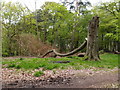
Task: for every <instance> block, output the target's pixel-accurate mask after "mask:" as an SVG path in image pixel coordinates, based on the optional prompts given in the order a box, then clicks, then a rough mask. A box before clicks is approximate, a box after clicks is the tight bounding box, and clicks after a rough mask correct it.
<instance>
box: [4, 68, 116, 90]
mask: <svg viewBox="0 0 120 90" xmlns="http://www.w3.org/2000/svg"><path fill="white" fill-rule="evenodd" d="M2 72H3V73H2V75H3V85H2V86H3V88H21V87H22V88H104V85H107V84H112V83H117V84H118V69H117V68H115V69H113V70H107V71H104V70H100V71H93V70H90V69H89V70H61V71H58V72H56V74H53V71H46V72H45V75H44V76H41V77H33V76H32V75H31V74H28V73H26V74H25V72H20V73H17V72H16V70H14V69H12V70H9V69H5V68H3V70H2ZM23 73H24V74H23Z"/></svg>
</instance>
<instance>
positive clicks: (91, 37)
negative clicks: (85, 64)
mask: <svg viewBox="0 0 120 90" xmlns="http://www.w3.org/2000/svg"><path fill="white" fill-rule="evenodd" d="M98 27H99V17H98V16H95V17H93V18H92V20H91V21H90V23H89V28H88V29H89V31H88V41H87V50H86V56H87V59H88V60H95V61H97V60H99V59H100V58H99V54H98V50H99V48H98Z"/></svg>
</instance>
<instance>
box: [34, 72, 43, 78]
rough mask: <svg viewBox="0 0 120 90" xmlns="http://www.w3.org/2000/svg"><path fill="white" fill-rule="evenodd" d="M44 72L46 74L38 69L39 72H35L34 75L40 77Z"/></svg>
mask: <svg viewBox="0 0 120 90" xmlns="http://www.w3.org/2000/svg"><path fill="white" fill-rule="evenodd" d="M43 74H44V72H43V71H37V72H35V73H34V76H35V77H39V76H42V75H43Z"/></svg>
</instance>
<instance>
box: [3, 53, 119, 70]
mask: <svg viewBox="0 0 120 90" xmlns="http://www.w3.org/2000/svg"><path fill="white" fill-rule="evenodd" d="M100 58H101V60H100V61H84V60H83V58H80V57H76V56H73V57H63V58H22V59H21V58H18V59H3V62H2V64H3V65H5V67H7V68H16V69H26V70H28V69H38V68H41V67H42V68H44V70H53V69H57V68H60V69H67V68H69V67H72V68H74V69H77V70H79V69H86V68H91V67H96V68H109V69H112V68H114V67H118V55H117V54H108V53H105V54H102V55H100ZM52 61H70V63H52Z"/></svg>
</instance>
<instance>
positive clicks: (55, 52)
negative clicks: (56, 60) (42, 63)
mask: <svg viewBox="0 0 120 90" xmlns="http://www.w3.org/2000/svg"><path fill="white" fill-rule="evenodd" d="M86 45H87V38H86V39H85V41H84V42H83V43H82V44H81V46H79V47H78V48H76V49H74V50H73V51H71V52H69V53H66V54H61V53H58V52H57V51H56V50H55V49H52V50H49V51H48V52H46V53H45V54H44V55H43V56H42V58H43V57H45V56H46V55H47V54H49V53H52V52H53V53H54V54H55V55H56V56H61V57H65V56H69V55H73V54H75V53H77V52H79V51H80V50H82V49H83V48H85V46H86Z"/></svg>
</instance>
